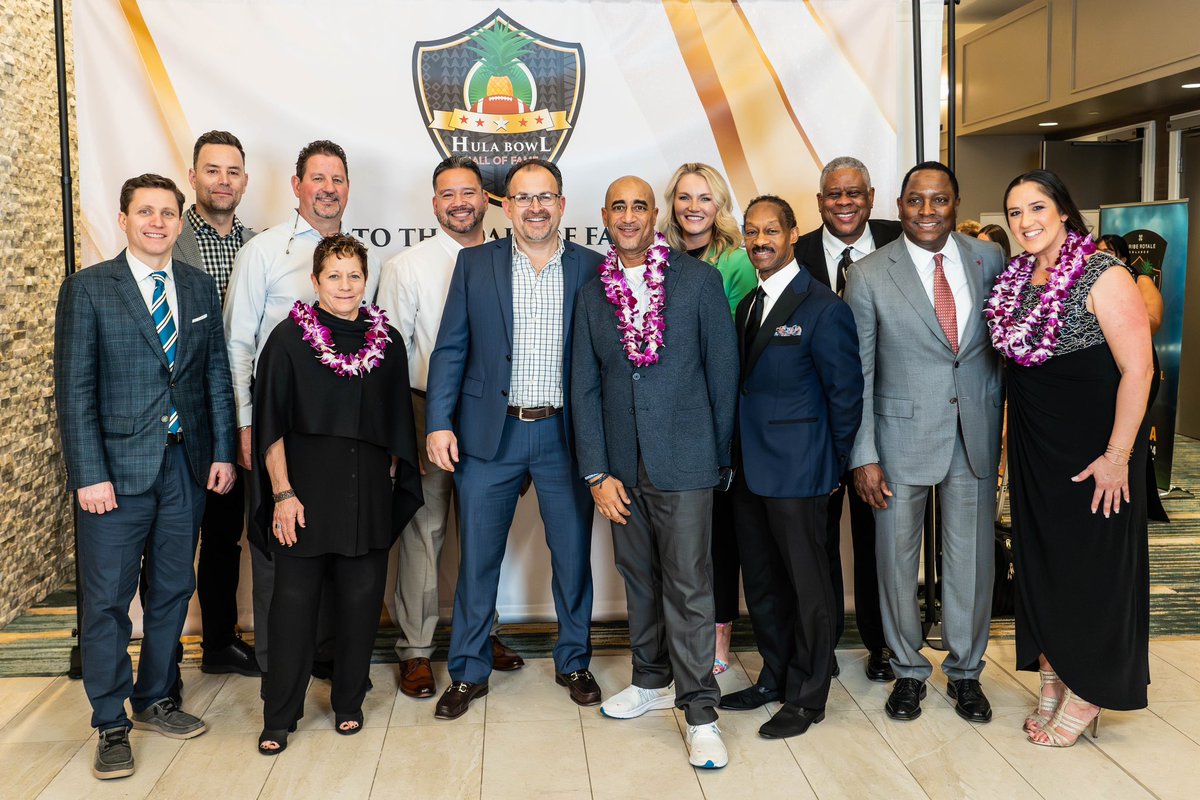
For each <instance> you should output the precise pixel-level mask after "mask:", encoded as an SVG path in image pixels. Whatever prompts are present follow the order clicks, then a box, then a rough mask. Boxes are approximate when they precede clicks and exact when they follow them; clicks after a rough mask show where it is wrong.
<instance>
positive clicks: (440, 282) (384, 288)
mask: <svg viewBox="0 0 1200 800" xmlns="http://www.w3.org/2000/svg"><path fill="white" fill-rule="evenodd" d="M487 205H488V200H487V194H486V193H485V192H484V191H483V178H482V177H481V175H480V173H479V167H478V166H477V165H476V164H475V162H474V161H473V160H471V159H470V158H467V157H466V156H450V157H449V158H446V159H445V160H443V161H442V162H441V163H440V164H438V165H437V167H435V168H434V170H433V213H434V216H435V217H437V221H438V226H439V227H440V228H441V232H440V233H439V234H438V235H437V236H434V237H432V238H430V239H426V240H425V241H423V242H421V243H420V244H418V245H415V246H413V247H410V248H408V249H407V250H405V251H404V252H402V253H400V254H398V255H396V256H393V257H392V258H390V259H388V261H387V262H386V263H385V264H384V265H383V274H382V275H380V277H379V306H380V307H381V308H383V310H384V312H385V313H386V314H387V317H388V320H389V321H391V323H392V326H393V327H395V328H396V330H398V331H399V332H400V335H401V336H402V337H403V338H404V348H405V350H406V351H407V352H408V376H409V381H410V383H411V384H412V394H413V398H412V402H413V416H414V417H415V423H416V431H417V451H418V456H419V457H420V459H421V469H422V472H423V474H422V476H421V491H422V492H423V493H424V495H425V505H424V506H423V507H422V508H420V509H419V510H418V511H417V513H416V516H414V517H413V519H412V522H410V523H409V524H408V525H407V526H406V527H405V528H404V531H403V532H402V533H401V534H400V542H399V548H400V552H399V558H398V565H397V567H398V574H397V576H396V617H397V619H396V624H397V625H398V626H399V628H400V637H399V638H398V639H397V640H396V655H398V656H399V657H400V691H401V692H403V693H404V694H406V695H408V696H409V697H418V698H419V697H432V696H433V693H434V692H435V691H436V687H435V685H434V682H433V669H432V668H431V667H430V664H429V659H430V657H431V656H432V655H433V633H434V630H435V629H436V628H437V622H438V560H439V559H440V558H441V554H442V543H443V542H444V541H445V539H446V525H447V523H448V522H449V518H450V502H451V496H452V493H453V491H454V475H453V474H451V473H449V472H447V471H445V470H443V469H441V468H439V467H438V466H437V465H436V464H434V463H433V462H432V461H430V460H429V458H428V456H427V454H426V453H425V448H424V447H423V445H424V443H425V387H426V382H427V377H428V375H429V356H430V354H431V353H432V352H433V348H434V345H435V343H436V340H437V332H438V326H440V325H441V323H442V309H443V307H445V305H446V294H447V292H449V291H450V276H451V275H452V274H453V272H454V262H455V261H456V260H457V259H458V254H459V253H460V252H461V251H462V249H463V248H464V247H476V246H478V245H481V244H483V240H484V237H483V216H484V212H486V211H487ZM494 619H495V617H493V620H494ZM492 662H493V663H492V666H493V667H494V668H495V669H499V670H513V669H520V668H521V667H522V666H524V664H525V662H524V660H523V659H522V658H521V656H519V655H517V653H515V652H514V651H512V650H510V649H509V648H507V647H505V646H504V644H503V643H502V642H501V641H500V639H499V637H497V636H496V631H495V624H493V628H492Z"/></svg>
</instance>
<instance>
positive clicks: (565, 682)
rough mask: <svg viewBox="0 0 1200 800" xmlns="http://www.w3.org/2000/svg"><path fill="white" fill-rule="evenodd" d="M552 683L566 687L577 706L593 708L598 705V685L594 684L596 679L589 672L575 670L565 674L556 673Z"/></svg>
mask: <svg viewBox="0 0 1200 800" xmlns="http://www.w3.org/2000/svg"><path fill="white" fill-rule="evenodd" d="M554 682H555V683H557V684H558V685H559V686H565V687H567V691H568V692H570V693H571V699H572V700H574V701H575V703H576V704H577V705H581V706H594V705H599V703H600V684H598V683H596V678H595V677H594V676H593V675H592V673H591V671H589V670H586V669H577V670H575V671H574V672H568V673H565V674H564V673H562V672H556V673H554Z"/></svg>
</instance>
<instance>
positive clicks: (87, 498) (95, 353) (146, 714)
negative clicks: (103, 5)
mask: <svg viewBox="0 0 1200 800" xmlns="http://www.w3.org/2000/svg"><path fill="white" fill-rule="evenodd" d="M182 210H183V193H182V192H180V191H179V190H178V189H177V188H176V187H175V184H174V183H173V182H172V181H170V180H169V179H167V178H163V177H161V176H159V175H141V176H138V177H137V178H131V179H129V180H128V181H126V182H125V184H124V186H122V188H121V213H120V215H119V217H118V220H119V222H120V225H121V228H122V229H123V230H124V231H125V234H126V238H127V241H128V247H127V248H126V249H125V250H123V251H122V252H121V253H120V254H119V255H118V256H117V257H116V258H114V259H113V260H111V261H106V262H104V263H102V264H97V265H95V266H93V267H89V268H88V269H85V270H82V271H80V272H77V273H75V274H74V275H72V276H70V277H69V278H67V279H66V280H65V281H63V285H62V289H61V290H60V291H59V297H58V309H57V316H56V318H55V330H54V391H55V400H56V403H57V407H58V421H59V431H60V434H61V437H62V449H63V456H64V458H65V459H66V465H67V488H68V489H69V490H72V491H74V492H75V494H76V498H77V499H78V501H79V506H80V509H81V510H80V514H79V516H78V518H77V523H76V525H77V537H76V542H77V553H76V555H77V558H78V560H79V579H80V594H81V598H82V614H81V618H80V637H79V638H80V645H81V647H82V652H83V685H84V689H85V690H86V692H87V695H88V700H90V701H91V704H92V727H94V728H96V730H97V731H98V733H99V737H98V744H97V749H96V760H95V762H94V766H93V774H94V775H95V776H96V777H97V778H102V779H103V778H120V777H123V776H126V775H130V774H132V773H133V753H132V751H131V749H130V746H129V738H128V731H129V728H130V726H131V725H132V727H135V728H144V729H148V730H154V731H158V732H159V733H161V734H163V735H165V736H169V737H171V738H175V739H188V738H191V737H193V736H198V735H200V734H201V733H204V730H205V726H204V722H203V721H201V720H200V719H198V718H196V717H194V716H192V715H191V714H188V713H186V712H184V711H182V710H181V709H180V708H179V706H178V705H177V704H176V703H175V701H174V700H173V699H172V698H171V697H170V696H169V694H170V688H171V682H172V679H173V676H174V675H175V659H174V656H175V648H176V645H177V643H178V640H179V634H180V631H181V630H182V629H183V622H184V619H185V618H186V617H187V607H188V601H189V600H190V599H191V596H192V591H193V590H194V589H195V586H196V582H195V574H194V572H193V571H192V561H193V559H194V557H195V553H196V537H197V534H198V530H199V527H200V517H201V515H202V514H203V512H204V497H205V495H204V492H205V488H207V489H209V490H211V491H215V492H217V493H218V494H224V493H226V492H228V491H229V489H230V487H231V486H232V485H233V481H234V471H233V458H234V432H233V421H234V417H233V394H232V388H231V386H230V383H229V363H228V361H227V356H226V352H225V338H224V335H223V332H222V328H221V320H220V317H221V304H220V301H219V300H218V299H217V287H216V285H215V284H214V283H213V280H212V278H210V277H209V276H208V275H206V274H204V273H203V272H201V271H200V270H198V269H196V268H194V267H190V266H188V265H187V264H184V263H180V262H175V261H173V259H172V258H171V248H172V246H173V245H174V243H175V239H176V238H177V237H178V236H179V231H180V226H181V220H180V214H181V212H182ZM143 557H144V558H145V561H146V565H147V569H146V573H147V576H148V579H149V584H150V585H149V589H148V591H147V592H146V603H145V608H144V612H145V613H144V616H143V630H144V634H143V638H142V648H141V656H140V658H139V660H138V674H137V682H136V683H134V682H133V675H132V670H131V669H130V663H129V655H128V653H127V648H128V647H129V637H130V631H131V624H130V620H129V603H130V601H131V600H132V599H133V593H134V592H135V591H136V590H137V585H138V573H139V572H140V570H141V565H142V561H143ZM126 700H129V701H130V704H131V705H132V707H133V720H132V723H131V722H130V719H129V717H128V716H126V713H125V701H126Z"/></svg>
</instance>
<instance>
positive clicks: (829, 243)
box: [821, 222, 875, 264]
mask: <svg viewBox="0 0 1200 800" xmlns="http://www.w3.org/2000/svg"><path fill="white" fill-rule="evenodd" d="M821 244H822V245H823V246H824V247H825V257H826V258H828V259H830V260H831V262H832V263H834V264H836V263H837V262H838V261H839V260H840V259H841V257H842V251H843V250H845V249H846V243H845V242H843V241H842V240H841V239H839V238H837V237H836V236H834V235H833V233H832V232H831V231H830V230H829V228H828V227H827V226H825V225H822V226H821ZM850 249H851V251H853V252H852V253H851V258H852V259H853V260H854V261H858V260H859V259H860V258H862V257H863V256H866V255H870V254H871V253H873V252H875V238H874V237H873V236H871V224H870V223H869V222H868V223H867V226H866V227H865V228H863V232H862V236H859V237H858V241H856V242H855V243H854V244H852V245H850Z"/></svg>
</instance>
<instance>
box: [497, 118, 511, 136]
mask: <svg viewBox="0 0 1200 800" xmlns="http://www.w3.org/2000/svg"><path fill="white" fill-rule="evenodd" d="M507 128H508V120H506V119H498V120H496V132H497V133H499V132H500V131H502V130H506V129H507Z"/></svg>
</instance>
